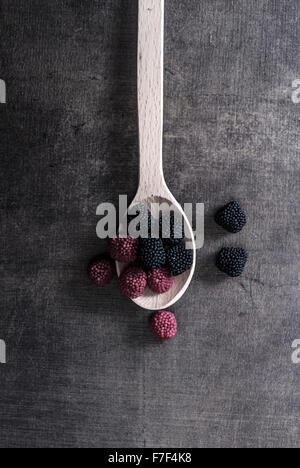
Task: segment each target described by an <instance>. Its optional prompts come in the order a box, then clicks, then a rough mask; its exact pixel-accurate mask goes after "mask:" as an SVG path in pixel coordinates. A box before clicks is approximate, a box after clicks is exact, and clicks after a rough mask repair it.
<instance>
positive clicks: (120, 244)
mask: <svg viewBox="0 0 300 468" xmlns="http://www.w3.org/2000/svg"><path fill="white" fill-rule="evenodd" d="M138 246H139V240H138V239H133V238H132V237H129V236H128V237H120V236H117V237H114V238H113V239H111V241H110V255H111V257H112V258H113V259H114V260H117V261H118V262H121V263H130V262H134V261H135V260H136V257H137V252H138Z"/></svg>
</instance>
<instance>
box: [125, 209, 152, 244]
mask: <svg viewBox="0 0 300 468" xmlns="http://www.w3.org/2000/svg"><path fill="white" fill-rule="evenodd" d="M134 208H135V210H136V212H137V214H135V215H128V225H129V224H130V223H131V221H133V220H134V219H135V218H137V216H139V218H140V219H141V223H138V224H137V225H136V230H137V232H139V233H140V234H141V235H143V234H147V236H148V237H151V226H152V225H154V223H155V220H154V218H153V217H152V215H151V213H150V211H149V210H148V208H147V207H146V205H144V204H142V203H140V204H138V205H136V206H134ZM141 224H142V226H141ZM145 227H146V229H147V232H146V233H144V232H141V231H142V229H145Z"/></svg>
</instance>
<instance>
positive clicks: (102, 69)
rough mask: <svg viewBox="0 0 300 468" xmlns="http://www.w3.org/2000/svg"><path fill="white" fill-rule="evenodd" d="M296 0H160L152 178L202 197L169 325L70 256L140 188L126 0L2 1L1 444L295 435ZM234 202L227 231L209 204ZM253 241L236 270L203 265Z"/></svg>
mask: <svg viewBox="0 0 300 468" xmlns="http://www.w3.org/2000/svg"><path fill="white" fill-rule="evenodd" d="M299 15H300V5H299V1H298V0H280V1H279V0H278V1H277V0H273V1H271V0H259V1H258V0H235V1H231V0H180V1H176V2H175V1H172V0H166V47H165V69H166V73H165V138H164V165H165V174H166V179H167V182H168V184H169V186H170V188H171V190H172V191H173V193H174V195H175V196H176V198H177V199H178V200H179V201H181V202H190V201H193V202H204V203H205V205H206V244H205V247H204V248H203V250H202V251H201V252H200V253H199V258H198V265H197V270H196V274H195V278H194V281H193V283H192V285H191V287H190V289H189V291H188V293H187V294H186V295H185V296H184V298H183V299H182V300H181V301H180V302H179V303H178V304H177V305H176V306H175V307H173V309H172V310H173V311H174V312H175V313H176V316H177V319H178V322H179V333H178V336H177V338H176V339H175V340H174V341H173V342H170V343H168V344H163V345H161V344H159V343H158V342H156V341H155V340H154V339H153V338H152V336H151V334H150V332H149V330H148V325H147V320H148V316H149V314H148V313H146V312H144V311H142V310H140V309H138V308H137V307H136V306H134V305H133V304H132V303H131V302H130V301H128V300H126V299H125V298H122V297H121V296H120V295H119V293H118V290H117V286H116V283H114V284H113V285H111V286H110V287H108V288H107V289H105V290H98V289H97V288H94V287H93V286H92V285H91V284H90V283H89V281H88V279H87V277H86V273H85V267H86V264H87V262H88V260H89V259H90V257H93V256H94V255H95V254H97V253H98V252H99V251H101V250H103V249H104V248H105V246H104V244H103V243H101V242H100V241H98V240H97V238H96V236H95V226H96V222H97V218H96V216H95V210H96V207H97V205H98V203H100V202H103V201H113V202H116V201H117V199H118V194H119V193H128V195H129V197H132V196H133V195H134V193H135V190H136V186H137V163H138V155H137V131H136V127H137V121H136V105H137V103H136V36H137V30H136V24H137V2H136V0H89V1H83V0H51V1H49V0H1V15H0V31H1V43H0V47H1V50H0V78H2V79H5V80H6V82H7V87H8V105H7V106H1V107H0V112H1V122H0V144H1V175H0V177H1V284H2V286H1V289H2V294H1V315H0V338H2V339H5V340H6V342H7V347H8V363H7V365H1V366H0V376H1V388H0V405H1V409H0V412H1V417H0V445H1V447H143V446H146V447H297V446H299V445H300V444H299V372H300V367H299V366H296V365H293V364H292V363H291V344H292V341H293V340H294V339H296V338H300V329H299V303H300V293H299V245H300V244H299V234H300V226H299V203H300V196H299V184H300V158H299V116H300V105H298V106H296V105H294V104H293V103H292V101H291V83H292V81H293V80H294V79H296V78H300V70H299V58H300V57H299V50H300V49H299V45H300V44H299V41H300V29H299ZM232 198H237V199H239V200H240V201H241V202H242V204H243V206H244V207H245V209H246V211H247V213H248V216H249V224H248V227H247V229H245V230H244V231H243V232H242V233H241V234H240V235H237V236H232V235H229V234H226V233H225V232H223V231H222V230H221V229H219V228H218V227H217V226H216V225H215V224H214V222H213V218H212V215H213V213H214V211H215V209H216V208H218V207H219V206H220V205H222V204H223V203H225V202H227V201H229V200H231V199H232ZM223 245H242V246H245V247H246V248H248V249H249V252H250V261H249V264H248V267H247V270H246V272H245V274H244V276H243V277H242V278H241V279H237V280H230V279H226V278H224V277H223V275H221V274H220V273H218V272H217V270H216V269H215V267H214V266H213V261H214V255H215V253H216V252H217V251H218V249H219V248H220V247H221V246H223Z"/></svg>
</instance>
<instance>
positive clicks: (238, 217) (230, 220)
mask: <svg viewBox="0 0 300 468" xmlns="http://www.w3.org/2000/svg"><path fill="white" fill-rule="evenodd" d="M215 221H216V223H217V224H219V225H220V226H222V227H223V228H224V229H226V231H229V232H233V233H237V232H240V231H241V230H242V229H243V227H244V226H246V224H247V218H246V215H245V213H244V211H243V210H242V208H241V206H240V204H239V203H238V202H237V201H233V202H231V203H229V204H228V205H226V206H225V207H224V208H222V209H221V210H219V211H218V213H217V214H216V216H215Z"/></svg>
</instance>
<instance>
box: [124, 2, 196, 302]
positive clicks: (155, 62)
mask: <svg viewBox="0 0 300 468" xmlns="http://www.w3.org/2000/svg"><path fill="white" fill-rule="evenodd" d="M163 49H164V0H139V39H138V111H139V150H140V170H139V188H138V191H137V194H136V196H135V198H134V200H133V202H132V205H131V206H133V205H137V204H139V203H144V204H147V205H148V206H150V205H151V203H168V204H169V205H171V206H172V209H174V210H177V211H178V212H179V213H180V214H181V215H182V217H183V219H184V221H185V230H186V233H187V238H188V239H189V241H190V242H191V243H192V246H193V254H194V255H193V265H192V268H191V269H190V270H189V271H187V272H185V273H183V274H182V275H180V276H177V277H175V280H174V284H173V286H172V288H171V289H170V290H169V291H168V292H167V293H164V294H155V293H153V292H152V291H150V290H149V288H147V289H146V291H145V293H144V295H143V296H142V297H139V298H138V299H135V300H134V302H135V303H136V304H137V305H139V306H140V307H143V308H145V309H150V310H160V309H166V308H168V307H170V306H171V305H173V304H175V302H177V301H178V300H179V299H180V298H181V297H182V296H183V294H184V293H185V291H186V290H187V288H188V286H189V284H190V282H191V280H192V277H193V274H194V271H195V265H196V246H195V241H194V234H193V230H192V227H191V225H190V224H189V222H188V219H187V217H186V215H185V213H184V211H183V209H182V207H181V206H180V204H179V203H178V202H177V201H176V199H175V198H174V196H173V195H172V193H171V192H170V190H169V189H168V187H167V185H166V182H165V178H164V174H163V158H162V150H163V62H164V60H163ZM126 266H127V265H124V264H122V263H118V262H117V272H118V275H119V276H120V274H121V273H122V271H123V270H124V268H125V267H126Z"/></svg>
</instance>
